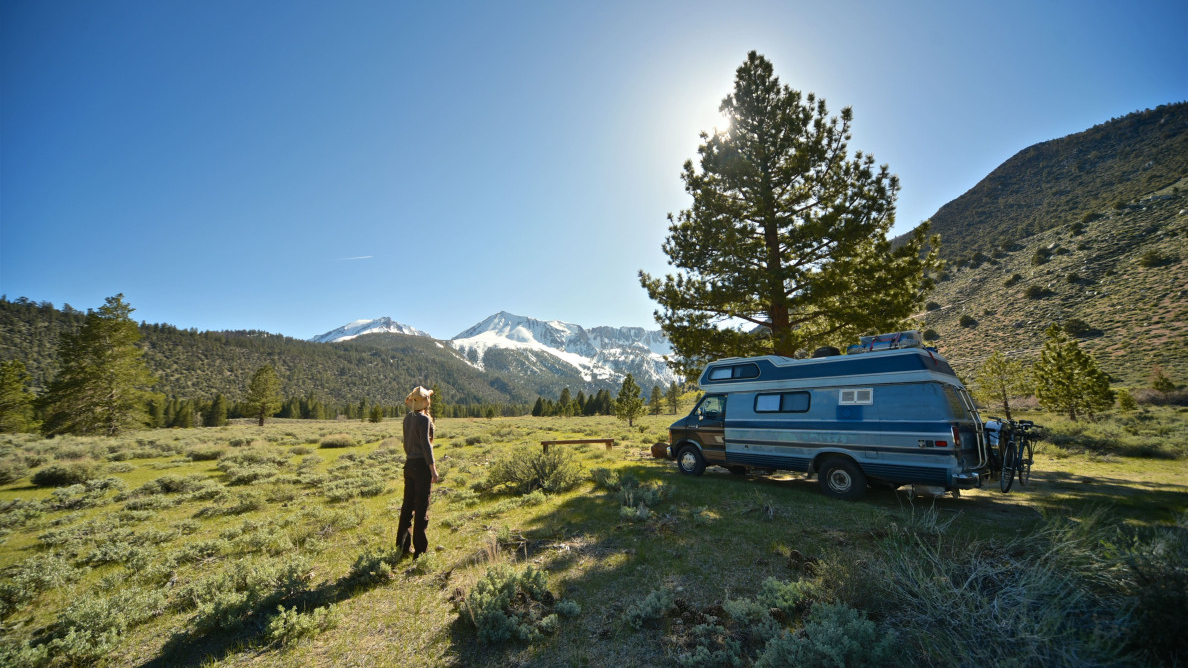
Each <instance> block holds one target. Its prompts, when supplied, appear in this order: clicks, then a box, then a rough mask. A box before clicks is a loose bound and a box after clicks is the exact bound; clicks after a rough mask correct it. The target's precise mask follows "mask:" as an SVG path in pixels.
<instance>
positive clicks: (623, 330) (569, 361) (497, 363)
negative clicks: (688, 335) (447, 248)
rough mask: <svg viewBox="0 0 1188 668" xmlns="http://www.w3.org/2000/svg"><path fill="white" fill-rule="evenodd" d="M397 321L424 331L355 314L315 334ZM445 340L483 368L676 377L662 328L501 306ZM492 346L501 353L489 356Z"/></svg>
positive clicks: (340, 334)
mask: <svg viewBox="0 0 1188 668" xmlns="http://www.w3.org/2000/svg"><path fill="white" fill-rule="evenodd" d="M394 327H399V328H405V329H407V330H412V331H413V332H420V330H417V329H415V328H413V327H410V326H408V325H400V324H399V323H395V321H393V320H392V319H391V318H387V317H385V318H377V319H374V320H356V321H353V322H351V323H348V324H346V325H343V326H342V327H339V328H337V329H334V330H331V331H330V332H327V333H325V334H321V335H319V336H315V337H313V338H312V339H310V340H311V341H318V342H339V341H344V340H350V339H356V338H360V337H365V336H368V335H371V334H374V333H380V332H391V331H392V330H393V328H394ZM398 333H410V332H404V331H401V332H398ZM421 334H422V335H425V334H423V333H421ZM425 336H428V335H425ZM445 343H447V344H448V345H449V346H450V347H452V348H453V349H455V350H457V351H458V352H459V353H460V354H461V355H462V358H463V359H464V360H465V361H466V362H467V363H469V364H470V365H471V366H473V367H474V368H476V369H478V370H480V371H485V370H487V368H488V366H490V367H491V368H492V369H493V370H499V371H502V372H505V373H510V374H513V375H520V376H533V375H550V374H551V375H558V376H563V377H566V378H573V379H580V380H581V382H582V383H587V384H593V385H594V386H607V385H608V384H615V383H620V382H621V381H622V380H623V378H624V377H625V376H626V374H628V373H630V374H632V375H633V376H634V377H635V379H636V382H638V383H639V384H640V385H641V386H642V387H645V388H648V387H650V386H652V385H659V386H662V387H668V385H669V384H670V383H672V382H674V381H676V380H677V378H676V375H675V374H674V373H673V372H672V371H671V370H670V369H669V368H668V365H667V362H665V361H664V356H665V355H667V354H669V353H671V352H672V346H671V345H670V344H669V343H668V340H667V339H666V338H665V337H664V335H663V334H662V333H661V332H660V330H658V329H657V330H648V329H645V328H643V327H612V326H606V325H601V326H597V327H591V328H586V327H583V326H582V325H578V324H575V323H569V322H564V321H561V320H541V319H538V318H532V317H528V316H522V315H518V314H514V313H510V312H508V311H498V312H496V313H494V314H492V315H490V316H487V317H486V318H484V319H483V320H481V321H479V322H478V323H476V324H474V325H472V326H470V327H468V328H466V329H464V330H463V331H461V332H459V333H458V334H457V335H456V336H454V337H453V338H452V339H449V340H447V341H445ZM492 350H498V351H499V353H497V354H494V355H490V356H489V355H488V353H489V352H490V351H492ZM540 355H548V356H551V357H552V358H554V359H545V358H541V357H540ZM488 357H490V359H488ZM558 364H560V365H561V366H558ZM564 367H570V368H572V370H573V371H569V370H567V369H565V368H564Z"/></svg>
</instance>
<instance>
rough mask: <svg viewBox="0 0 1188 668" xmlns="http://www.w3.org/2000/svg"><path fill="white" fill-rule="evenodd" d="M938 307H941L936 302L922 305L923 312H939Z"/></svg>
mask: <svg viewBox="0 0 1188 668" xmlns="http://www.w3.org/2000/svg"><path fill="white" fill-rule="evenodd" d="M940 307H941V305H940V304H938V303H936V302H928V303H927V304H925V305H924V310H926V311H938V310H940Z"/></svg>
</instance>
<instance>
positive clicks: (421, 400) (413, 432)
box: [396, 385, 441, 559]
mask: <svg viewBox="0 0 1188 668" xmlns="http://www.w3.org/2000/svg"><path fill="white" fill-rule="evenodd" d="M432 394H433V390H426V389H425V388H423V387H421V386H420V385H418V386H416V387H415V388H413V391H412V392H409V394H408V397H406V398H405V400H404V405H405V406H408V407H409V409H410V410H411V411H412V412H411V413H409V414H408V415H405V416H404V455H405V462H404V503H403V504H402V505H401V506H400V524H399V525H397V527H396V540H397V546H398V547H399V548H400V549H401V550H403V551H404V552H405V553H407V552H408V551H409V544H410V542H411V546H412V556H413V559H416V558H417V557H419V556H421V555H422V554H424V553H425V550H427V549H429V539H428V538H426V537H425V527H427V526H429V517H428V515H427V513H428V512H429V485H430V484H431V483H436V482H439V481H440V480H441V478H440V477H439V476H438V475H437V463H436V462H435V461H434V460H433V418H432V417H430V416H429V396H430V395H432ZM410 524H411V526H412V536H411V540H410V537H409V533H408V530H409V525H410Z"/></svg>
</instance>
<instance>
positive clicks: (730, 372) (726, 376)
mask: <svg viewBox="0 0 1188 668" xmlns="http://www.w3.org/2000/svg"><path fill="white" fill-rule="evenodd" d="M758 377H759V365H758V364H735V365H733V366H719V367H714V368H713V369H710V372H709V379H710V380H732V379H738V378H758Z"/></svg>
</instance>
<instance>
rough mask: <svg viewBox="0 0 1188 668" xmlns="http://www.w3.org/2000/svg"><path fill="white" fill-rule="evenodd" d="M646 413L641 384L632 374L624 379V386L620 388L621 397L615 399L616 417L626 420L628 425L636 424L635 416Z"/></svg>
mask: <svg viewBox="0 0 1188 668" xmlns="http://www.w3.org/2000/svg"><path fill="white" fill-rule="evenodd" d="M643 414H644V401H643V397H641V396H640V389H639V385H637V384H636V383H635V378H634V377H632V375H631V374H627V377H626V378H624V379H623V386H622V387H621V388H619V397H618V398H617V399H615V417H617V418H619V419H620V420H626V421H627V426H628V427H631V426H634V425H635V418H637V417H642V416H643Z"/></svg>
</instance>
